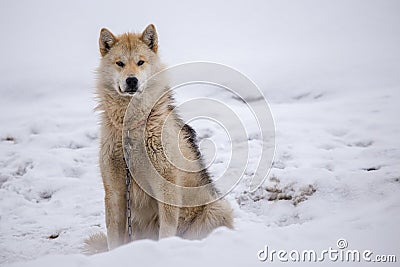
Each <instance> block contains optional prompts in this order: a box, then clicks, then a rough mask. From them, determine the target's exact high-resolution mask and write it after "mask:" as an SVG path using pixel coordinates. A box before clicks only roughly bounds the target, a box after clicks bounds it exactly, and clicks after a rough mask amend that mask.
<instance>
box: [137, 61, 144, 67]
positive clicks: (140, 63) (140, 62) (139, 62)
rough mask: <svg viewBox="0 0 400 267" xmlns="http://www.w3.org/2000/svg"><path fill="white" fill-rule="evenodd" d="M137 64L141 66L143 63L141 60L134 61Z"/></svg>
mask: <svg viewBox="0 0 400 267" xmlns="http://www.w3.org/2000/svg"><path fill="white" fill-rule="evenodd" d="M136 64H137V65H138V66H142V65H143V64H144V61H143V60H139V61H138V63H136Z"/></svg>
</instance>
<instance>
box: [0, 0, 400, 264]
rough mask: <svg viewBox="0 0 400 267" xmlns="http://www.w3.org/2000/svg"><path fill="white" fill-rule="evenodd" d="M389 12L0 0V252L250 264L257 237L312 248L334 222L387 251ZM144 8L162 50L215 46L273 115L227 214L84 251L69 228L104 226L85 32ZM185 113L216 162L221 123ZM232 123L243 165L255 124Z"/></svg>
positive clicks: (391, 226)
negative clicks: (209, 224)
mask: <svg viewBox="0 0 400 267" xmlns="http://www.w3.org/2000/svg"><path fill="white" fill-rule="evenodd" d="M399 14H400V3H399V2H398V1H395V0H393V1H390V0H382V1H373V0H365V1H361V0H359V1H356V0H350V1H344V0H338V1H325V0H323V1H319V0H318V1H317V0H315V1H311V0H302V1H287V0H284V1H270V0H267V1H230V2H229V3H223V2H222V1H218V2H217V1H208V0H207V1H197V2H192V1H156V2H154V1H153V2H148V1H141V2H137V1H136V2H134V1H93V0H90V1H77V0H73V1H50V0H48V1H44V0H37V1H27V0H26V1H1V3H0V29H1V33H2V42H1V49H0V58H1V59H2V60H1V62H0V73H1V77H0V94H1V97H0V108H1V112H0V125H1V127H0V264H1V265H4V266H14V267H15V266H26V267H28V266H30V267H33V266H53V265H56V266H68V267H71V266H111V265H112V266H115V265H125V264H129V265H144V266H161V265H162V266H184V265H186V266H261V265H266V264H271V263H269V262H260V261H259V260H258V259H257V252H258V251H259V250H261V249H263V248H264V246H265V245H268V247H269V248H270V249H276V250H280V249H284V250H287V251H290V250H294V249H297V250H304V249H314V250H317V251H321V250H323V249H328V248H329V247H336V241H337V240H338V239H339V238H345V239H346V240H347V242H348V244H349V248H350V249H358V250H364V249H369V250H372V251H373V252H374V254H393V255H397V261H398V262H399V261H400V246H399V244H400V232H399V223H400V168H399V166H400V138H399V135H400V124H399V114H400V106H399V104H398V103H399V101H400V50H399V47H400V16H399ZM149 23H154V24H155V25H156V27H157V29H158V32H159V41H160V53H161V56H162V58H163V60H164V62H166V63H167V64H168V65H174V64H178V63H182V62H189V61H197V60H201V61H213V62H219V63H222V64H226V65H229V66H232V67H234V68H236V69H237V70H239V71H241V72H242V73H244V74H246V75H247V76H248V77H250V78H251V79H252V80H253V81H254V82H255V83H256V84H257V85H258V86H259V87H260V89H261V90H262V92H263V93H264V95H265V96H266V99H267V100H268V102H269V104H270V107H271V110H272V113H273V116H274V120H275V126H276V152H275V158H274V162H273V166H272V169H271V172H270V173H269V176H268V178H267V180H266V181H265V183H264V184H263V185H262V186H261V187H260V188H259V189H258V190H257V191H256V192H252V193H250V192H248V190H247V188H246V186H245V184H244V183H240V184H239V185H238V186H237V187H236V188H235V189H234V190H233V191H232V192H231V193H229V195H228V196H227V199H228V200H229V201H230V203H231V205H232V206H233V208H234V215H235V230H228V229H225V228H221V229H217V230H216V231H215V232H213V233H212V234H211V235H210V236H209V237H208V238H206V239H204V240H200V241H187V240H182V239H179V238H176V237H174V238H167V239H164V240H161V241H158V242H155V241H148V240H143V241H137V242H133V243H131V244H128V245H126V246H123V247H121V248H119V249H116V250H114V251H111V252H108V253H103V254H99V255H95V256H91V257H87V256H84V255H82V254H81V249H82V246H83V240H84V239H85V238H86V237H88V236H89V234H91V233H96V232H99V231H105V218H104V200H103V197H104V192H103V188H102V182H101V178H100V173H99V168H98V163H97V161H98V157H97V153H98V130H99V127H98V114H96V113H94V111H93V108H94V107H95V105H96V103H95V99H94V97H93V92H94V84H95V82H94V70H95V68H96V65H97V64H98V62H99V51H98V47H97V38H98V34H99V31H100V29H101V28H102V27H107V28H109V29H110V30H112V31H113V32H115V33H122V32H125V31H130V30H133V31H141V30H142V29H144V28H145V26H146V25H147V24H149ZM184 89H185V88H181V91H179V92H177V102H178V103H183V102H185V100H186V99H188V98H190V97H193V96H201V95H204V96H207V94H213V96H214V97H217V98H218V97H220V99H221V100H223V101H225V102H226V103H227V104H229V105H231V106H233V107H236V108H237V109H238V110H240V109H241V105H242V104H241V103H240V101H237V99H235V98H232V97H230V96H226V95H224V94H223V93H221V92H219V91H218V90H216V91H212V90H211V91H207V90H206V89H204V90H203V89H201V88H198V87H193V88H191V87H188V88H187V89H186V91H185V90H184ZM202 90H203V91H202ZM246 99H247V100H248V101H257V99H253V98H252V96H251V95H248V96H246ZM185 112H189V113H190V110H187V111H185V110H182V113H183V114H182V116H183V117H185V116H186V115H187V114H185ZM244 116H245V115H244ZM193 126H194V127H195V128H196V130H197V132H198V134H199V138H200V140H203V139H204V140H205V139H209V140H213V141H214V142H215V144H216V145H215V147H214V152H216V155H215V160H214V162H213V164H212V165H211V167H210V170H211V172H212V173H213V174H218V173H220V172H222V171H223V170H224V168H225V167H226V160H227V159H229V149H228V148H229V145H230V144H229V142H228V141H227V138H226V136H225V135H224V133H223V132H221V131H220V130H219V128H218V126H217V125H213V124H207V123H204V122H201V121H199V122H198V123H193ZM247 130H248V131H249V133H250V134H249V136H250V137H249V144H250V147H252V148H253V149H254V150H252V151H255V152H254V153H251V154H250V159H249V165H248V168H247V169H246V174H245V176H246V175H251V172H252V171H254V170H255V168H256V166H255V164H254V163H255V162H256V161H257V158H258V157H259V153H257V147H258V146H259V145H260V143H259V140H258V139H259V136H258V135H257V131H256V128H255V127H253V126H252V125H251V123H249V126H248V127H247ZM206 150H207V149H204V153H205V154H207V151H206ZM211 152H212V151H211ZM206 158H207V155H206ZM261 164H262V163H261ZM237 167H239V166H237ZM398 262H397V264H398ZM286 264H287V263H286ZM296 264H297V265H301V264H299V263H296ZM303 264H304V265H308V264H307V263H303ZM323 264H327V262H325V263H323ZM336 264H340V262H337V263H336ZM343 265H345V266H352V265H357V266H358V265H361V264H356V263H343ZM382 265H385V266H386V265H387V266H395V265H396V264H393V263H392V264H389V263H386V264H382Z"/></svg>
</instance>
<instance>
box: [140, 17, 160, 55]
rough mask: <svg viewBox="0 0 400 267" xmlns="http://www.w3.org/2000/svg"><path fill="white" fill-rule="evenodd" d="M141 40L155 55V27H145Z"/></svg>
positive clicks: (156, 44) (151, 25)
mask: <svg viewBox="0 0 400 267" xmlns="http://www.w3.org/2000/svg"><path fill="white" fill-rule="evenodd" d="M141 39H142V41H143V42H144V43H145V44H146V45H147V46H148V47H149V48H150V49H151V50H153V51H154V53H157V49H158V37H157V31H156V27H154V25H153V24H150V25H148V26H147V27H146V29H145V30H144V31H143V33H142V38H141Z"/></svg>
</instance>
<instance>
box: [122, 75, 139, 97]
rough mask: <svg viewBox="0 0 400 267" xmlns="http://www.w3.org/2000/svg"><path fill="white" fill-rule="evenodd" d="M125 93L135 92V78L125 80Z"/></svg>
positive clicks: (136, 81)
mask: <svg viewBox="0 0 400 267" xmlns="http://www.w3.org/2000/svg"><path fill="white" fill-rule="evenodd" d="M125 82H126V92H128V93H134V92H136V90H137V84H138V79H137V78H136V77H128V78H127V79H126V81H125Z"/></svg>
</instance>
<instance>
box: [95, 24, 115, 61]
mask: <svg viewBox="0 0 400 267" xmlns="http://www.w3.org/2000/svg"><path fill="white" fill-rule="evenodd" d="M116 41H117V38H116V37H115V36H114V35H113V34H112V33H111V32H110V31H109V30H107V29H106V28H103V29H101V31H100V38H99V48H100V53H101V55H102V56H103V57H104V56H105V55H106V54H107V53H108V51H110V49H111V47H112V46H113V45H114V44H115V43H116Z"/></svg>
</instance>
